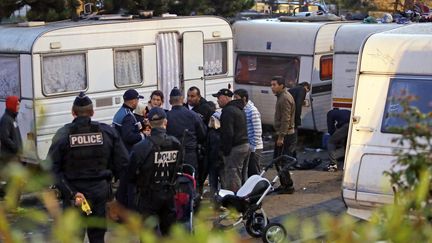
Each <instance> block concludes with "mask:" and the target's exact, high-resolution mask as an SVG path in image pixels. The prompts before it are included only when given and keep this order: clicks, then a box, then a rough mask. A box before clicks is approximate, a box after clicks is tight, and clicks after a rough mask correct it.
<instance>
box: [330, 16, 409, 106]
mask: <svg viewBox="0 0 432 243" xmlns="http://www.w3.org/2000/svg"><path fill="white" fill-rule="evenodd" d="M402 26H404V25H398V24H362V23H356V24H349V25H342V26H341V27H340V28H339V29H338V30H337V32H336V36H335V41H334V55H333V85H332V91H331V95H332V108H340V109H349V110H351V106H352V97H353V93H354V82H355V77H356V73H357V59H358V55H359V50H360V47H361V45H362V44H363V42H364V40H365V39H366V38H367V37H368V36H370V35H372V34H374V33H379V32H383V31H386V30H391V29H395V28H399V27H402Z"/></svg>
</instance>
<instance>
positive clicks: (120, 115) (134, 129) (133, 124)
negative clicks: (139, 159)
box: [113, 104, 143, 151]
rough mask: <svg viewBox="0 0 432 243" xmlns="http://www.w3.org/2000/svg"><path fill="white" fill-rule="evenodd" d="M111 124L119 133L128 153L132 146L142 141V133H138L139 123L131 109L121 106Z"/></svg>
mask: <svg viewBox="0 0 432 243" xmlns="http://www.w3.org/2000/svg"><path fill="white" fill-rule="evenodd" d="M113 124H114V127H115V128H116V129H117V131H118V132H119V133H120V136H121V138H122V140H123V142H124V144H125V146H126V149H127V150H128V151H130V150H131V149H132V146H134V145H135V144H136V143H138V142H139V141H141V140H142V139H143V136H142V135H141V134H142V133H141V132H140V126H139V124H140V123H139V122H138V121H137V119H136V117H135V115H134V114H133V112H132V109H131V108H130V107H128V106H127V105H125V104H123V106H122V107H120V109H119V110H118V111H117V113H116V114H115V115H114V119H113Z"/></svg>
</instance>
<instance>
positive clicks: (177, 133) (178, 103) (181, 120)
mask: <svg viewBox="0 0 432 243" xmlns="http://www.w3.org/2000/svg"><path fill="white" fill-rule="evenodd" d="M169 102H170V104H171V105H172V109H171V110H170V111H168V112H167V119H168V125H167V133H168V134H169V135H172V136H174V137H176V138H177V139H178V140H179V141H182V142H183V146H184V148H185V156H184V159H185V160H184V162H185V163H186V164H190V165H192V166H193V167H194V169H195V172H196V173H195V175H196V176H197V174H198V170H197V168H198V154H197V152H198V151H197V149H198V143H199V142H200V141H201V142H202V141H204V140H205V138H206V132H207V127H206V125H205V124H204V122H203V121H202V120H201V118H200V116H199V115H198V114H197V113H196V112H193V111H191V110H188V109H187V108H186V107H184V106H183V95H182V93H181V91H180V90H179V89H178V88H176V87H175V88H173V89H172V91H171V93H170V101H169ZM186 130H187V131H186ZM185 131H186V132H185Z"/></svg>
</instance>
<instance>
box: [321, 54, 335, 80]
mask: <svg viewBox="0 0 432 243" xmlns="http://www.w3.org/2000/svg"><path fill="white" fill-rule="evenodd" d="M320 79H321V80H322V81H324V80H331V79H333V55H328V56H322V57H321V58H320Z"/></svg>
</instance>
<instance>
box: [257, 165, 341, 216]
mask: <svg viewBox="0 0 432 243" xmlns="http://www.w3.org/2000/svg"><path fill="white" fill-rule="evenodd" d="M291 173H292V179H293V180H294V188H295V192H294V193H293V194H282V195H278V194H271V195H268V196H267V197H266V198H265V200H264V202H263V208H264V210H265V211H266V213H267V215H268V217H269V218H273V217H276V216H280V215H285V214H288V213H291V212H294V211H296V210H298V209H301V208H305V207H308V206H311V205H314V204H318V203H321V202H324V201H327V200H330V199H333V198H336V197H339V196H340V195H341V191H340V189H341V182H342V172H341V171H338V172H327V171H318V170H294V171H291ZM275 175H276V171H275V170H271V171H269V172H268V173H267V175H266V177H267V178H269V179H273V177H274V176H275Z"/></svg>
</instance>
